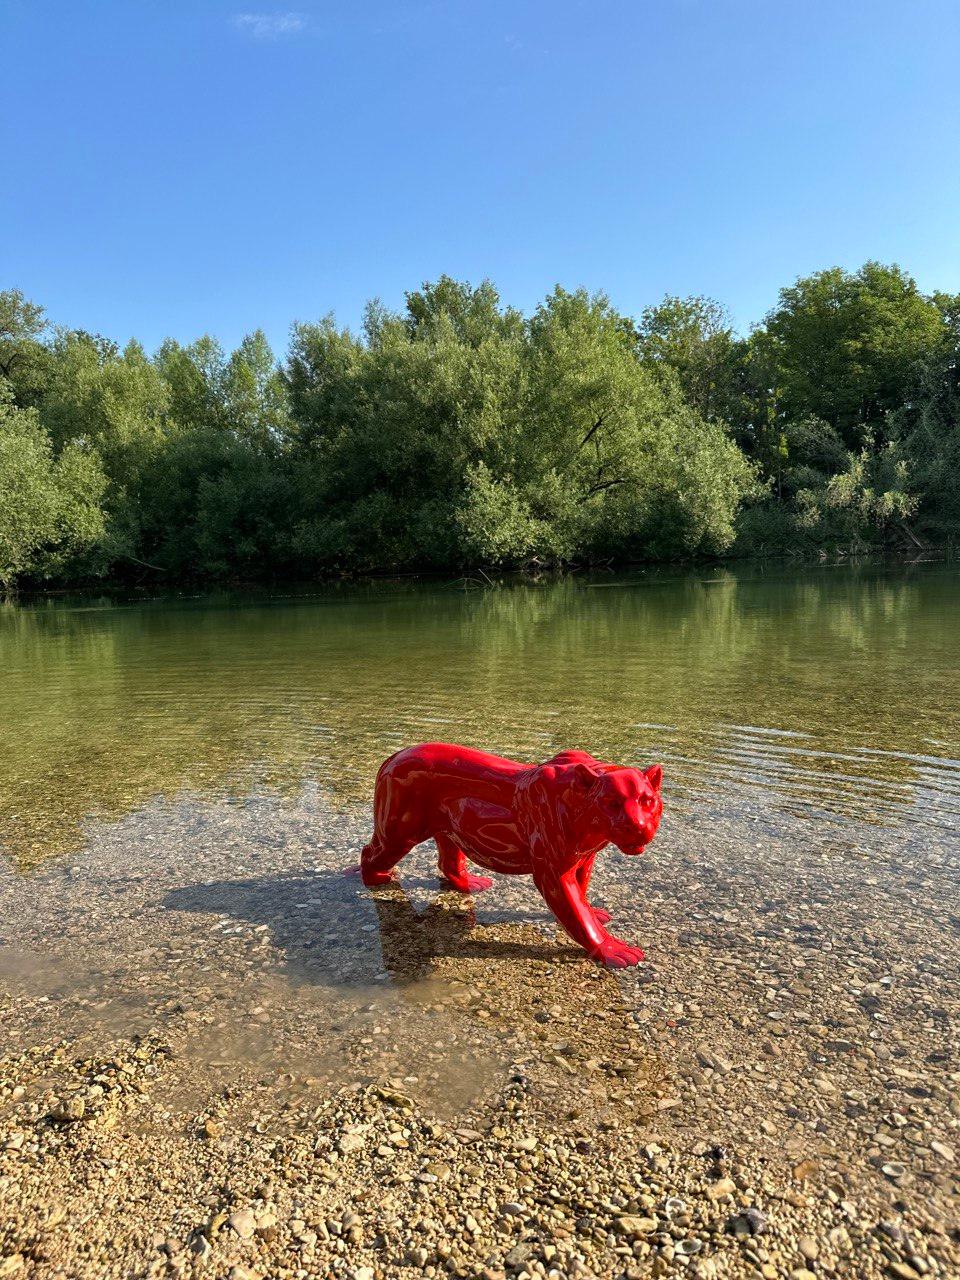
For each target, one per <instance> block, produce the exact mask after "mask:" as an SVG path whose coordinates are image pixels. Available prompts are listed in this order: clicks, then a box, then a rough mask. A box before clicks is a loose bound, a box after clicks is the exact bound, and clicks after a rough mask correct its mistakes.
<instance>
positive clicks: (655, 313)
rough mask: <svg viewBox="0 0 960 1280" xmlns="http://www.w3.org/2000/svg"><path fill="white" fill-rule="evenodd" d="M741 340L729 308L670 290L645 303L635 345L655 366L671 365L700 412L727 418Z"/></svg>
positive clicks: (705, 416)
mask: <svg viewBox="0 0 960 1280" xmlns="http://www.w3.org/2000/svg"><path fill="white" fill-rule="evenodd" d="M741 346H742V344H741V343H740V342H739V340H738V339H737V337H736V335H735V334H734V331H733V326H732V324H731V322H730V317H729V315H728V314H727V311H726V309H725V308H724V307H723V306H721V304H720V303H719V302H715V301H714V300H713V299H712V298H705V297H690V298H674V297H670V296H669V295H668V296H667V297H665V298H664V299H663V301H662V302H659V303H658V304H657V305H656V306H655V307H647V308H646V309H645V310H644V312H643V314H642V315H641V317H640V323H639V325H638V326H637V349H638V351H639V353H640V357H641V359H642V360H643V361H644V363H646V364H648V365H649V366H650V367H651V368H653V369H660V368H667V369H670V370H672V371H673V372H674V373H675V374H676V376H677V378H678V379H679V381H680V386H681V387H682V389H683V393H684V396H685V397H686V399H687V402H688V403H689V404H690V405H691V407H692V408H694V409H696V411H697V413H699V414H700V416H701V417H703V418H706V419H707V421H711V420H712V419H714V418H725V419H726V418H729V416H730V413H731V409H732V399H733V397H734V395H735V394H736V388H737V382H738V374H739V360H740V356H741Z"/></svg>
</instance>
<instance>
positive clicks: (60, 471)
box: [0, 390, 106, 587]
mask: <svg viewBox="0 0 960 1280" xmlns="http://www.w3.org/2000/svg"><path fill="white" fill-rule="evenodd" d="M105 488H106V477H105V476H104V474H103V471H102V469H101V467H100V461H99V459H98V457H97V455H96V453H95V452H94V451H93V450H92V449H89V448H87V447H85V446H83V445H81V444H72V445H69V446H68V447H67V448H65V449H64V450H62V451H61V452H60V454H59V455H58V456H54V452H53V448H52V446H51V443H50V439H49V437H48V436H47V435H46V433H45V432H44V430H43V428H42V426H41V425H40V421H39V419H38V416H37V413H36V410H35V409H18V408H17V407H16V406H15V405H14V404H13V401H12V398H11V395H10V393H9V391H8V390H7V391H3V390H0V585H2V586H4V587H10V586H12V585H13V584H14V583H15V582H16V581H17V580H18V579H19V578H21V577H33V578H43V577H47V576H50V575H52V574H54V573H56V572H58V571H62V569H63V568H64V566H65V565H66V564H67V563H68V561H69V560H70V558H71V557H73V556H76V555H78V554H79V553H81V552H83V551H85V550H86V549H88V548H89V547H91V546H92V545H93V544H95V543H96V541H97V540H98V539H99V538H100V537H102V536H103V532H104V520H103V511H102V509H101V505H100V503H101V499H102V497H103V493H104V490H105Z"/></svg>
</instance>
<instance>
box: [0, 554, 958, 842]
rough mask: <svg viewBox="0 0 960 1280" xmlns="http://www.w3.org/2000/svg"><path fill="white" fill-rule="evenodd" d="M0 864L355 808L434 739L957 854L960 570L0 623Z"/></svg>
mask: <svg viewBox="0 0 960 1280" xmlns="http://www.w3.org/2000/svg"><path fill="white" fill-rule="evenodd" d="M0 671H2V696H3V716H2V723H0V850H2V851H3V853H4V854H5V855H6V857H7V859H8V860H9V861H10V863H11V864H12V865H14V866H18V867H30V866H33V865H35V864H37V863H38V862H40V861H42V860H43V859H45V858H46V857H48V856H50V855H52V854H57V853H64V852H69V851H70V850H73V849H76V848H78V847H80V846H81V845H82V842H83V832H84V824H85V823H86V822H87V820H88V819H91V818H94V819H98V820H103V819H107V820H112V819H116V818H120V817H123V816H124V815H126V814H128V813H131V812H133V811H135V810H137V809H138V808H139V807H140V806H142V805H144V804H145V803H146V802H148V801H152V800H155V799H156V798H157V797H158V796H161V797H162V796H167V797H170V796H173V795H176V794H178V793H182V792H184V791H189V792H193V793H200V794H204V795H209V794H215V795H221V796H222V795H226V796H229V795H232V794H235V795H237V796H242V795H244V794H246V793H247V792H248V791H249V790H250V787H251V785H253V784H260V785H262V784H268V785H270V786H276V787H279V788H281V789H283V788H288V787H291V786H293V787H295V786H297V785H299V784H300V783H301V782H302V781H303V780H304V779H310V780H312V781H315V782H316V783H317V784H318V785H319V788H320V791H321V793H322V794H323V795H324V796H325V797H326V798H328V799H329V800H330V801H332V802H333V803H334V804H335V805H341V804H352V803H353V802H358V801H359V802H362V801H364V800H366V799H367V798H368V797H369V794H370V790H371V782H372V778H373V775H374V772H375V770H376V767H377V765H378V764H379V762H380V761H381V759H382V758H383V757H384V756H386V755H388V754H389V753H390V752H391V751H393V750H395V749H396V748H397V747H398V746H400V745H402V744H404V743H410V742H415V741H418V740H422V739H426V738H437V739H444V740H449V741H462V742H467V743H472V744H476V745H479V746H482V747H487V748H490V749H492V750H496V751H498V752H502V753H504V754H509V755H516V756H518V757H521V758H530V759H537V758H543V757H546V756H548V755H550V754H551V753H552V752H553V751H554V750H556V749H559V748H562V747H568V746H578V747H583V748H586V749H588V750H590V751H592V752H594V753H595V754H596V755H598V756H600V757H601V758H606V759H610V760H615V761H618V762H624V763H628V762H629V763H633V762H647V761H650V760H653V759H659V760H662V761H663V763H664V766H665V770H666V778H667V788H668V791H667V794H668V796H669V798H670V801H671V803H673V804H674V805H676V806H680V807H683V806H685V805H689V804H691V803H695V802H696V801H697V800H698V799H699V798H708V799H709V800H710V802H711V803H714V804H716V803H718V802H722V801H723V800H724V797H726V798H728V799H729V801H730V803H731V804H736V803H738V801H739V800H741V799H742V800H745V799H746V797H747V796H751V797H753V799H754V801H756V802H758V803H760V804H761V805H765V806H772V807H774V808H776V807H785V808H787V809H790V810H791V811H792V812H794V813H796V814H809V815H812V816H816V817H818V818H821V819H826V820H829V821H830V822H838V823H844V822H850V821H853V822H868V823H871V824H878V823H879V824H885V823H887V824H890V825H891V826H897V827H899V826H902V824H904V823H909V824H910V825H911V827H912V829H914V830H916V829H917V828H918V827H923V828H930V830H931V834H933V835H935V836H936V837H937V838H938V839H942V838H947V839H950V838H952V837H954V836H955V835H956V834H957V832H958V831H960V569H958V568H957V567H954V566H952V565H919V566H914V567H908V568H902V567H898V568H883V567H877V566H868V567H850V566H841V567H823V568H817V569H809V570H791V569H782V568H776V569H768V570H757V569H750V570H744V571H736V572H734V571H728V570H707V571H704V572H700V573H692V574H683V575H681V574H662V573H660V574H657V573H647V574H638V575H627V574H617V575H610V576H605V577H601V578H590V579H587V578H579V577H572V578H567V579H564V580H562V581H551V582H546V583H536V584H517V585H510V586H505V587H501V588H497V589H489V590H480V589H476V590H469V591H465V590H462V589H458V588H457V587H456V586H449V585H442V584H433V585H420V586H410V585H396V584H390V585H379V586H370V587H349V588H343V589H339V590H337V589H330V590H325V591H321V592H319V593H317V594H314V595H310V596H303V595H299V596H286V597H282V596H277V597H272V598H265V597H259V598H251V597H232V596H231V597H223V598H209V597H208V598H199V599H182V600H165V601H159V602H151V603H146V604H142V603H141V604H115V603H110V602H107V601H84V602H80V603H78V602H72V603H71V602H67V603H63V602H53V601H42V602H39V603H26V604H20V605H17V604H7V605H5V606H2V607H0Z"/></svg>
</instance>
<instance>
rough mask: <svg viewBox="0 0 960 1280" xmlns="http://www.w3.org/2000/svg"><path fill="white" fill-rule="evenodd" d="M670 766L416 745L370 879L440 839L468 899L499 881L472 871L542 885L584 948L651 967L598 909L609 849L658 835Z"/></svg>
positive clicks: (608, 959)
mask: <svg viewBox="0 0 960 1280" xmlns="http://www.w3.org/2000/svg"><path fill="white" fill-rule="evenodd" d="M661 776H662V770H661V768H660V765H658V764H655V765H651V766H650V768H649V769H629V768H620V767H619V766H617V765H613V764H601V762H600V761H599V760H594V758H593V756H590V755H588V754H587V753H586V752H585V751H562V752H561V753H560V754H559V755H557V756H554V757H553V759H552V760H548V761H546V763H545V764H518V763H517V762H516V761H514V760H505V759H503V758H502V757H501V756H492V755H488V754H487V753H486V752H484V751H474V750H472V749H471V748H470V747H458V746H452V745H450V744H449V743H446V742H425V743H422V744H421V745H420V746H417V747H407V748H406V749H405V750H403V751H398V752H397V754H396V755H393V756H391V757H390V759H389V760H385V761H384V763H383V764H382V765H381V766H380V771H379V773H378V774H377V785H376V791H375V793H374V801H373V807H374V824H375V825H374V833H373V838H372V839H371V841H370V843H369V844H368V845H367V846H366V847H365V848H364V850H363V854H362V855H361V860H360V866H359V867H356V868H353V871H354V873H356V872H359V874H360V875H361V876H362V878H363V883H364V884H365V885H368V886H370V887H373V886H375V885H382V884H386V883H388V881H390V880H392V879H393V870H392V869H393V867H395V866H396V864H397V863H398V862H399V861H400V859H401V858H402V857H404V856H405V855H406V854H408V853H409V852H410V850H411V849H412V848H413V847H414V845H418V844H421V843H422V842H423V841H424V840H429V839H430V837H431V836H432V837H433V838H434V840H436V842H437V848H438V849H439V851H440V859H439V867H440V874H441V876H442V877H443V878H444V879H445V880H446V881H447V882H448V883H449V884H450V885H452V886H453V888H454V889H458V890H459V891H460V892H461V893H471V892H476V891H478V890H480V889H489V888H490V886H491V885H492V884H493V881H492V880H490V879H489V878H488V877H486V876H474V875H471V874H470V872H469V871H468V870H467V858H469V859H470V860H471V861H472V862H476V863H478V864H479V865H480V866H481V867H486V868H487V869H488V870H490V871H503V872H506V873H507V874H508V875H532V876H533V882H534V884H535V885H536V886H537V888H538V889H539V890H540V892H541V894H542V895H543V897H544V899H545V901H546V903H547V906H549V908H550V910H551V911H552V912H553V914H554V915H555V916H556V918H557V920H558V921H559V922H560V924H561V925H562V927H563V928H564V929H565V930H566V931H567V933H568V934H569V935H570V937H571V938H573V940H574V942H577V943H579V944H580V946H581V947H583V949H584V950H585V951H586V952H587V953H588V955H590V956H592V957H593V958H594V959H595V960H599V961H601V962H602V963H603V964H606V965H612V966H614V967H616V968H626V967H627V966H629V965H635V964H637V963H638V962H639V961H640V960H642V959H643V952H642V951H641V950H640V948H639V947H632V946H629V945H628V944H627V943H626V942H621V941H620V939H619V938H614V937H611V935H610V934H609V933H607V931H606V929H605V928H604V927H603V926H604V925H605V924H606V923H607V921H608V920H609V919H610V917H609V915H608V914H607V912H606V911H601V910H598V909H597V908H594V907H591V906H590V904H589V902H587V888H588V886H589V884H590V873H591V872H592V870H593V861H594V858H595V857H596V856H597V854H598V852H599V851H600V850H601V849H602V848H603V847H604V845H606V844H615V845H616V846H617V848H618V849H621V850H622V851H623V852H624V853H626V854H631V855H633V854H637V853H642V852H643V850H644V848H645V847H646V846H647V845H648V844H649V843H650V841H651V840H652V839H653V837H654V836H655V835H656V832H657V827H658V826H659V824H660V815H661V814H662V812H663V804H662V802H661V799H660V781H661Z"/></svg>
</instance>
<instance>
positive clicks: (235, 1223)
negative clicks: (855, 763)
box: [227, 1209, 257, 1240]
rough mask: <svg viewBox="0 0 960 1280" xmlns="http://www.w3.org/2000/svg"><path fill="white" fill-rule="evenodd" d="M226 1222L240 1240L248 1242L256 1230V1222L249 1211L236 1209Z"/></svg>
mask: <svg viewBox="0 0 960 1280" xmlns="http://www.w3.org/2000/svg"><path fill="white" fill-rule="evenodd" d="M227 1222H228V1223H229V1225H230V1227H231V1229H232V1230H233V1231H235V1232H236V1233H237V1235H238V1236H239V1237H240V1239H241V1240H249V1239H250V1237H251V1236H252V1235H253V1233H254V1231H255V1230H256V1229H257V1220H256V1218H255V1217H254V1215H253V1211H252V1210H251V1209H238V1210H237V1211H236V1212H235V1213H231V1214H230V1217H229V1218H228V1219H227Z"/></svg>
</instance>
